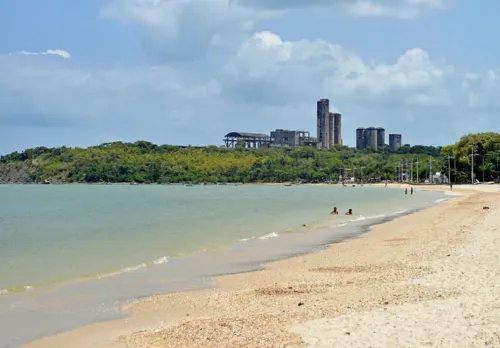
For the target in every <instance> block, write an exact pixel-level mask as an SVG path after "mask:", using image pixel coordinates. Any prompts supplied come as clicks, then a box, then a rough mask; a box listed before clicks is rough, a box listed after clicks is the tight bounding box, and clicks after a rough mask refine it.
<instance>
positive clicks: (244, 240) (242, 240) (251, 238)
mask: <svg viewBox="0 0 500 348" xmlns="http://www.w3.org/2000/svg"><path fill="white" fill-rule="evenodd" d="M253 239H255V237H249V238H242V239H240V240H239V241H240V242H248V241H249V240H253Z"/></svg>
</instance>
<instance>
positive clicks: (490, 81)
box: [462, 69, 500, 112]
mask: <svg viewBox="0 0 500 348" xmlns="http://www.w3.org/2000/svg"><path fill="white" fill-rule="evenodd" d="M462 90H463V92H465V93H466V96H467V100H468V103H469V106H470V107H471V108H473V109H495V110H497V112H498V111H500V98H498V96H499V95H500V69H489V70H486V71H484V72H475V73H471V72H468V73H466V74H465V75H464V79H463V82H462Z"/></svg>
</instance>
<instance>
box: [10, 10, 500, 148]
mask: <svg viewBox="0 0 500 348" xmlns="http://www.w3.org/2000/svg"><path fill="white" fill-rule="evenodd" d="M499 11H500V3H499V2H498V1H493V0H482V1H481V2H480V4H479V2H477V1H474V2H473V1H466V0H366V1H361V0H360V1H356V0H86V1H67V0H18V1H2V2H0V76H1V78H0V154H4V153H8V152H11V151H14V150H23V149H25V148H28V147H32V146H39V145H44V146H58V145H63V144H66V145H71V146H87V145H94V144H99V143H103V142H108V141H115V140H122V141H135V140H149V141H152V142H156V143H162V144H163V143H168V144H192V145H202V144H214V145H221V144H222V141H221V140H222V137H223V136H224V134H226V133H228V132H230V131H249V132H265V133H268V132H269V131H271V130H272V129H275V128H289V129H306V130H310V131H312V132H313V133H314V131H315V129H316V124H315V122H316V119H315V106H316V100H317V99H319V98H329V99H330V105H331V109H332V111H340V112H341V113H342V114H343V139H344V143H345V144H346V145H350V146H353V145H354V143H355V141H354V138H355V128H356V127H360V126H366V127H367V126H382V127H385V128H386V132H387V133H402V134H403V142H404V143H411V144H433V145H444V144H448V143H452V142H455V141H456V140H457V139H458V138H459V137H460V136H461V135H463V134H466V133H469V132H476V131H499V128H500V119H499V111H500V98H499V97H498V96H499V95H500V69H499V68H500V60H499V58H500V46H498V45H496V41H497V37H496V36H497V33H498V30H497V29H496V27H497V26H498V24H497V22H498V21H497V20H496V18H494V16H496V14H497V13H499ZM498 29H500V28H498Z"/></svg>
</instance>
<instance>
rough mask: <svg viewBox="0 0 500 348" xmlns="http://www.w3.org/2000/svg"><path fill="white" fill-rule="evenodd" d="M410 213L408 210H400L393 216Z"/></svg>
mask: <svg viewBox="0 0 500 348" xmlns="http://www.w3.org/2000/svg"><path fill="white" fill-rule="evenodd" d="M407 211H408V209H403V210H399V211H395V212H394V213H393V214H394V215H401V214H404V213H406V212H407Z"/></svg>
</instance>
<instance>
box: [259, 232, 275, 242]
mask: <svg viewBox="0 0 500 348" xmlns="http://www.w3.org/2000/svg"><path fill="white" fill-rule="evenodd" d="M278 236H279V234H278V233H277V232H272V233H269V234H266V235H265V236H261V237H259V239H260V240H266V239H269V238H276V237H278Z"/></svg>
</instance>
